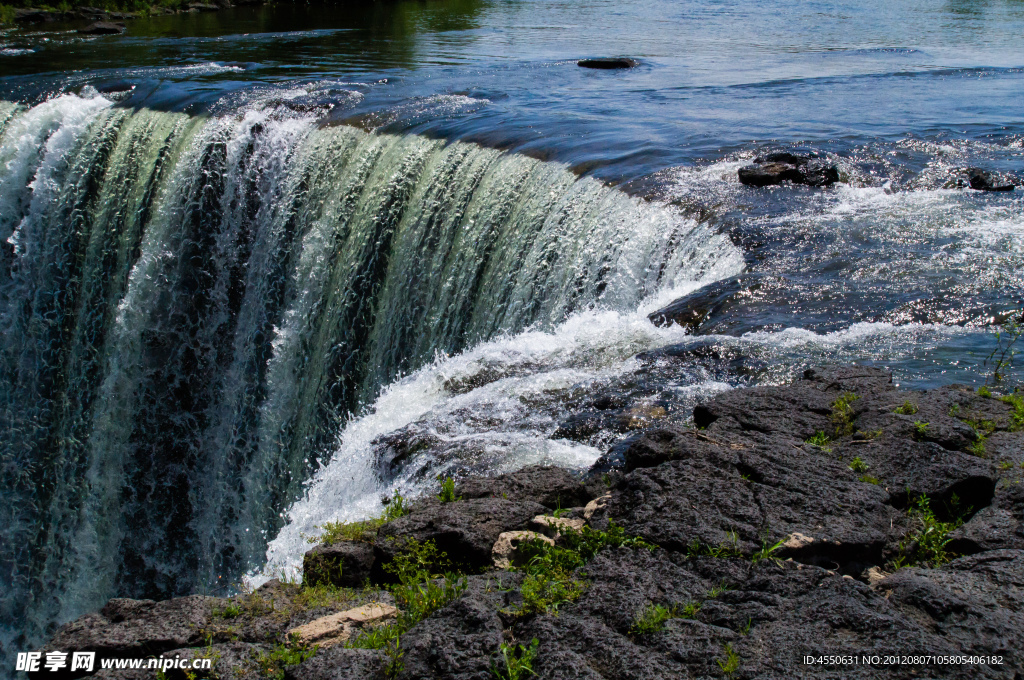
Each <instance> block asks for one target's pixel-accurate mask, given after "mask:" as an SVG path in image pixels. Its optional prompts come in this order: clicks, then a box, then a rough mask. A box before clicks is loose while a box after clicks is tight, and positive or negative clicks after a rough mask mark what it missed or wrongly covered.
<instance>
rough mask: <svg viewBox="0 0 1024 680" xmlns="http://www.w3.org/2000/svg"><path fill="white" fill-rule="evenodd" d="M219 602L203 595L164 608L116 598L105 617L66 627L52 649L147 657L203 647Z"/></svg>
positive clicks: (51, 644)
mask: <svg viewBox="0 0 1024 680" xmlns="http://www.w3.org/2000/svg"><path fill="white" fill-rule="evenodd" d="M217 602H218V599H217V598H213V597H203V596H201V595H192V596H190V597H182V598H177V599H174V600H166V601H164V602H154V601H152V600H128V599H122V598H115V599H113V600H110V601H109V602H107V605H106V606H105V607H104V608H103V609H101V610H100V611H99V612H97V613H95V614H87V615H86V616H83V617H81V618H79V619H76V620H74V621H72V622H71V623H67V624H64V625H63V626H61V627H60V628H59V629H58V630H57V632H56V633H55V634H54V636H53V638H52V639H51V640H50V642H49V644H48V645H47V647H46V649H57V650H67V649H73V650H77V651H94V652H98V653H101V654H103V655H106V656H123V657H129V656H138V657H141V656H146V655H148V654H160V653H162V652H166V651H168V650H171V649H178V648H180V647H192V646H198V645H200V644H202V643H203V642H204V636H203V634H202V631H201V629H203V628H205V627H206V626H208V625H209V623H210V620H211V617H212V609H213V606H214V604H215V603H217Z"/></svg>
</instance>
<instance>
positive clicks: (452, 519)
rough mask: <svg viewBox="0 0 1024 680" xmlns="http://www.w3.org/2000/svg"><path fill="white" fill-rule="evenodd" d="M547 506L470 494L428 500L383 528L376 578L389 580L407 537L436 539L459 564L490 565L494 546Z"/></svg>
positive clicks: (469, 568) (470, 567) (473, 570)
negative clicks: (391, 566)
mask: <svg viewBox="0 0 1024 680" xmlns="http://www.w3.org/2000/svg"><path fill="white" fill-rule="evenodd" d="M544 512H545V508H544V506H543V505H541V504H539V503H536V502H531V501H519V502H517V501H512V500H508V499H505V498H466V499H463V500H460V501H454V502H450V503H442V502H440V501H438V500H437V499H436V498H428V499H427V500H425V501H422V502H419V503H416V504H414V505H413V507H412V512H410V514H408V515H406V516H404V517H400V518H398V519H396V520H394V521H392V522H389V523H388V524H385V525H384V526H383V527H381V529H380V531H379V532H378V540H377V543H376V546H375V547H376V551H377V565H378V566H377V567H375V569H374V579H375V580H378V581H388V580H390V578H389V576H388V574H387V571H386V570H385V569H384V566H385V565H387V564H388V563H389V562H391V560H392V559H393V558H394V556H395V554H397V553H398V552H399V551H401V550H402V549H403V548H404V547H405V543H406V541H407V540H408V539H414V540H416V541H419V542H421V543H422V542H425V541H433V542H434V544H435V545H436V546H437V548H438V549H439V550H441V551H443V552H445V553H446V554H447V556H448V558H449V559H450V560H451V561H452V562H453V564H455V565H456V566H458V567H460V568H462V569H463V570H465V571H467V572H469V573H476V572H479V571H481V570H483V569H486V568H488V567H490V566H491V564H492V558H491V549H492V548H493V546H494V543H495V542H496V541H497V540H498V537H499V536H500V535H501V534H502V533H504V532H506V531H515V530H519V529H525V528H526V526H527V525H528V524H529V523H530V520H532V519H533V518H534V517H536V516H537V515H541V514H544Z"/></svg>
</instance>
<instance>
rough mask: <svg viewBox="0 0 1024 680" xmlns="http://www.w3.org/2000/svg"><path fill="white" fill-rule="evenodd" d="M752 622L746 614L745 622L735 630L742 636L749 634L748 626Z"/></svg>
mask: <svg viewBox="0 0 1024 680" xmlns="http://www.w3.org/2000/svg"><path fill="white" fill-rule="evenodd" d="M753 623H754V622H753V621H752V620H751V619H750V617H749V616H748V617H747V622H746V623H744V624H743V625H742V626H740V628H739V630H737V631H736V632H737V633H739V634H740V635H742V636H743V637H746V636H748V635H750V627H751V626H752V625H753Z"/></svg>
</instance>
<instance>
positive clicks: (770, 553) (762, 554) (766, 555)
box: [750, 530, 786, 564]
mask: <svg viewBox="0 0 1024 680" xmlns="http://www.w3.org/2000/svg"><path fill="white" fill-rule="evenodd" d="M770 542H771V539H770V538H769V534H768V531H767V530H766V531H765V533H764V538H762V539H761V549H760V550H758V551H757V552H755V553H754V554H753V555H751V556H750V561H751V563H753V564H757V563H758V562H761V561H763V560H771V561H772V562H775V563H776V564H781V563H782V560H780V559H779V558H778V557H776V556H775V553H776V552H778V551H779V550H781V549H782V544H783V543H785V542H786V539H785V538H780V539H779V540H778V541H776V542H775V543H772V544H771V545H769V543H770Z"/></svg>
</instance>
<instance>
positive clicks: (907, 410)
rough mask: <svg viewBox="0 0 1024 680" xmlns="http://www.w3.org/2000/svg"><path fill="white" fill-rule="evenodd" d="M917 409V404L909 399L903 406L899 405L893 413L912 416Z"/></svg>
mask: <svg viewBox="0 0 1024 680" xmlns="http://www.w3.org/2000/svg"><path fill="white" fill-rule="evenodd" d="M917 411H918V408H917V404H915V403H913V402H912V401H910V400H909V399H907V400H906V401H904V402H903V405H902V406H897V407H896V409H895V410H894V411H893V413H898V414H899V415H901V416H912V415H914V414H915V413H917Z"/></svg>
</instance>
